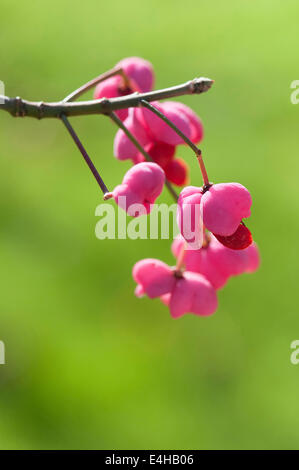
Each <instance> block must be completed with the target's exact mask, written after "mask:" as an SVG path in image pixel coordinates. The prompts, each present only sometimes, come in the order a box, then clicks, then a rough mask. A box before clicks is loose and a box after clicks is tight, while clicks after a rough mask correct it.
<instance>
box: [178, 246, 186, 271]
mask: <svg viewBox="0 0 299 470" xmlns="http://www.w3.org/2000/svg"><path fill="white" fill-rule="evenodd" d="M186 246H187V242H186V240H183V243H182V246H181V247H180V251H179V255H178V257H177V262H176V271H182V270H183V266H184V260H185V253H186V251H185V250H186Z"/></svg>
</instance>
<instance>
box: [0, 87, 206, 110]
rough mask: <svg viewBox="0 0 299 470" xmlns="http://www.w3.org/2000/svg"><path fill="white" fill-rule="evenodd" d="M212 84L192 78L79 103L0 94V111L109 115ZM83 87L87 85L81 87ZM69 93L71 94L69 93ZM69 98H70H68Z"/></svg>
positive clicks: (199, 89) (199, 91)
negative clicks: (171, 84)
mask: <svg viewBox="0 0 299 470" xmlns="http://www.w3.org/2000/svg"><path fill="white" fill-rule="evenodd" d="M212 84H213V80H210V79H209V78H195V79H194V80H190V81H189V82H186V83H183V84H181V85H177V86H174V87H170V88H165V89H162V90H156V91H150V92H147V93H132V94H131V95H126V96H121V97H119V98H111V99H109V100H108V99H105V98H103V99H100V100H90V101H80V102H78V103H72V102H70V103H69V102H65V101H59V102H57V103H44V102H43V101H40V102H36V101H27V100H23V99H21V98H19V97H17V98H9V97H7V96H3V95H0V111H1V110H3V111H7V112H8V113H10V114H11V115H12V116H14V117H17V116H21V117H25V116H28V117H34V118H37V119H44V118H60V116H61V114H64V115H66V116H83V115H90V114H110V113H111V112H112V111H116V110H118V109H126V108H132V107H137V106H139V105H140V102H141V101H142V100H145V101H147V102H149V101H157V100H163V99H169V98H174V97H175V96H182V95H192V94H200V93H204V92H205V91H208V90H209V89H210V88H211V86H212ZM84 90H86V88H84ZM69 96H70V95H69ZM77 96H78V95H77ZM67 98H68V99H69V97H67Z"/></svg>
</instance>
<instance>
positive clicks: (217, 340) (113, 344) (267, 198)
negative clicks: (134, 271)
mask: <svg viewBox="0 0 299 470" xmlns="http://www.w3.org/2000/svg"><path fill="white" fill-rule="evenodd" d="M298 15H299V4H298V2H297V1H296V0H294V1H292V0H286V1H284V2H281V1H278V0H261V1H259V2H253V1H250V0H243V1H237V0H228V1H225V2H223V1H221V0H214V1H213V2H207V1H203V0H196V1H189V2H188V1H187V2H182V1H180V0H165V1H163V2H161V1H158V0H150V1H148V2H137V1H131V0H128V1H126V2H120V1H115V2H99V1H96V0H87V1H85V2H84V3H82V2H79V1H75V0H72V1H70V0H59V1H58V0H52V1H51V2H47V3H45V2H38V1H33V0H30V1H26V2H25V1H18V2H16V1H11V0H2V1H1V17H2V22H1V28H0V49H1V63H0V65H1V66H0V71H1V73H0V79H1V80H3V81H4V82H5V84H6V94H8V95H9V96H16V95H20V96H22V97H24V98H27V99H32V100H44V101H50V100H52V101H55V100H58V99H60V98H62V97H64V96H65V95H66V94H68V93H69V92H70V91H72V90H73V89H75V88H77V87H78V86H80V85H81V84H82V83H84V82H85V81H87V80H89V79H91V78H93V77H94V76H96V75H98V74H99V73H101V72H103V71H105V70H107V69H109V68H111V67H112V66H113V65H114V64H115V63H116V62H117V61H118V60H120V59H121V58H123V57H127V56H131V55H137V56H141V57H144V58H146V59H148V60H150V61H151V62H152V63H153V64H154V66H155V71H156V87H157V88H162V87H166V86H171V85H175V84H179V83H181V82H184V81H186V80H189V79H192V78H194V77H195V76H208V77H211V78H213V79H215V85H214V87H213V89H212V90H210V91H209V92H208V93H206V94H204V95H201V96H194V97H183V98H181V101H183V102H185V103H186V104H188V105H190V106H192V107H193V109H195V110H196V111H197V112H198V113H199V114H200V116H201V118H202V120H203V122H204V126H205V139H204V142H203V145H202V149H203V151H204V154H205V158H206V164H207V168H208V171H209V175H210V176H211V179H212V181H215V182H221V181H239V182H241V183H242V184H244V185H245V186H247V187H248V188H249V189H250V191H251V193H252V195H253V199H254V205H253V211H252V217H251V220H250V223H249V226H250V228H251V229H252V231H253V233H254V236H255V239H256V240H257V242H258V244H259V247H260V250H261V254H262V266H261V269H260V270H259V272H258V273H256V274H255V275H244V276H243V277H239V278H235V279H233V280H231V281H230V282H229V284H228V285H227V287H226V288H225V289H224V290H223V291H220V292H219V302H220V306H219V309H218V311H217V313H216V314H215V315H214V316H212V317H210V318H198V317H195V316H192V315H187V316H185V317H183V318H181V319H179V320H176V321H174V320H172V319H171V317H170V315H169V313H168V310H167V309H166V308H165V307H164V306H163V305H162V304H161V303H160V302H159V301H158V300H157V301H150V300H148V299H143V300H138V299H136V298H135V297H134V295H133V290H134V283H133V281H132V278H131V268H132V266H133V264H134V263H135V262H136V261H137V260H139V259H141V258H144V257H157V258H160V259H163V260H164V261H166V262H168V263H170V264H171V263H173V259H172V255H171V253H170V243H169V241H167V240H160V241H159V240H158V241H155V240H152V241H149V240H140V241H133V240H120V241H114V240H109V241H108V240H107V241H100V240H98V239H97V238H96V237H95V233H94V230H95V225H96V222H97V220H98V219H97V218H96V217H95V208H96V206H97V205H98V204H99V203H100V202H101V194H100V193H99V190H98V188H97V185H96V184H95V182H94V180H93V179H92V177H91V175H90V173H89V171H88V170H87V167H86V166H85V164H84V162H83V160H82V158H81V156H80V155H79V153H78V151H77V149H76V148H75V146H74V145H73V143H72V142H71V140H70V138H69V136H68V135H67V133H66V131H65V129H64V127H63V125H62V124H61V123H60V122H59V121H56V120H43V121H36V120H31V119H23V120H22V119H13V118H12V117H10V116H9V115H8V114H6V113H1V114H0V132H1V142H0V194H1V197H0V206H1V207H0V210H1V218H0V224H1V227H0V228H1V230H0V260H1V262H0V340H2V341H4V342H5V345H6V362H7V363H6V365H2V366H0V448H2V449H104V448H108V449H110V448H114V449H141V448H142V449H154V448H158V449H169V448H170V449H239V448H240V449H247V448H249V449H253V448H254V449H259V448H264V449H265V448H267V449H275V448H276V449H277V448H283V449H286V448H298V447H299V426H298V424H299V419H298V411H299V409H298V408H299V405H298V388H299V364H298V365H297V366H296V365H292V364H291V362H290V354H291V349H290V343H291V341H293V340H295V339H299V311H298V248H297V240H298V233H299V218H298V205H299V191H298V169H299V163H298V161H299V159H298V142H299V134H298V129H299V105H298V106H296V105H292V104H291V102H290V94H291V91H292V90H291V89H290V84H291V82H292V81H293V80H295V79H299V69H298V50H299V37H298V17H299V16H298ZM89 96H91V94H89ZM72 123H73V124H74V126H75V128H76V130H77V132H78V133H79V135H80V136H81V138H82V140H83V143H84V144H85V145H86V147H87V149H88V151H89V152H90V154H91V156H93V158H94V160H95V162H96V164H97V166H98V167H99V168H100V169H101V171H102V174H103V176H104V179H105V181H106V183H107V185H108V186H109V187H111V188H112V187H114V185H116V184H117V183H118V182H119V181H120V180H121V178H122V175H123V173H124V171H125V170H126V169H127V168H129V164H128V162H118V161H116V159H114V157H113V151H112V145H113V138H114V134H115V127H114V125H113V124H112V123H111V122H110V121H109V120H108V118H105V117H97V116H92V117H83V118H81V117H80V118H79V117H78V118H74V119H73V120H72ZM180 156H182V157H184V158H185V159H186V161H188V163H189V165H190V168H191V172H192V183H193V184H199V183H200V181H201V178H200V173H199V170H198V168H197V164H196V161H195V159H194V157H193V155H192V153H191V152H190V151H188V149H187V148H182V149H181V151H180ZM160 201H165V202H166V201H169V202H170V199H169V196H168V194H167V193H165V194H163V196H162V197H161V199H160Z"/></svg>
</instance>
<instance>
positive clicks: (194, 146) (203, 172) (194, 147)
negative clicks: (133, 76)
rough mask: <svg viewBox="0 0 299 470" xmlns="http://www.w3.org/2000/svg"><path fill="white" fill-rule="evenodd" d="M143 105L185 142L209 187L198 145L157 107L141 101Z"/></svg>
mask: <svg viewBox="0 0 299 470" xmlns="http://www.w3.org/2000/svg"><path fill="white" fill-rule="evenodd" d="M141 105H142V106H144V107H145V108H147V109H149V110H150V111H151V112H152V113H154V114H156V116H158V117H159V118H160V119H162V121H164V122H166V124H168V126H169V127H171V129H173V130H174V132H176V133H177V134H178V135H179V136H180V137H181V138H182V139H183V140H184V142H186V144H187V145H188V146H189V147H190V148H191V149H192V150H193V152H194V153H195V155H196V157H197V159H198V162H199V166H200V169H201V173H202V177H203V182H204V185H205V186H209V184H210V183H209V178H208V174H207V170H206V167H205V165H204V162H203V159H202V154H201V150H200V149H199V148H198V147H197V145H195V144H194V143H193V142H192V141H191V140H190V139H189V138H188V137H187V136H186V135H185V134H184V133H183V132H182V131H181V130H180V129H179V128H178V127H177V126H176V125H175V124H174V123H173V122H172V121H170V120H169V119H168V118H167V117H166V116H165V114H163V113H162V112H161V111H159V110H158V109H157V108H156V107H155V106H153V105H152V104H150V103H148V102H147V101H146V100H141Z"/></svg>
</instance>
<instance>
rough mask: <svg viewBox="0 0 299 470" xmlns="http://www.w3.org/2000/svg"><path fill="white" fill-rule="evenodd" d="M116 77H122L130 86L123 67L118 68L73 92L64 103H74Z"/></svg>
mask: <svg viewBox="0 0 299 470" xmlns="http://www.w3.org/2000/svg"><path fill="white" fill-rule="evenodd" d="M115 75H121V76H122V77H123V79H124V82H125V84H127V85H129V82H128V77H127V75H126V74H125V73H124V71H123V69H122V68H121V67H117V68H113V69H111V70H108V72H105V73H102V74H101V75H99V76H98V77H96V78H93V79H92V80H90V81H89V82H87V83H85V84H84V85H82V86H81V87H80V88H77V90H74V91H72V93H70V94H69V95H68V96H66V97H65V98H64V99H63V100H62V101H63V102H64V103H68V102H70V101H74V100H76V99H77V98H79V96H81V95H83V93H86V92H87V91H88V90H91V89H92V88H94V87H95V86H96V85H98V83H101V82H104V81H105V80H107V78H111V77H114V76H115Z"/></svg>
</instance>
